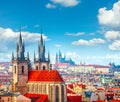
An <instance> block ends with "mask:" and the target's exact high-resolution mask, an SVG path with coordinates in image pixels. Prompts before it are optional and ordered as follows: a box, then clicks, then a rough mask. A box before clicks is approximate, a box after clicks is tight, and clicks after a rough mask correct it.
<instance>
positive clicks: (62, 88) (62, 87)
mask: <svg viewBox="0 0 120 102" xmlns="http://www.w3.org/2000/svg"><path fill="white" fill-rule="evenodd" d="M61 92H63V93H62V100H63V101H64V98H63V97H64V92H65V91H64V85H62V86H61Z"/></svg>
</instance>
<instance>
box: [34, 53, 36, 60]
mask: <svg viewBox="0 0 120 102" xmlns="http://www.w3.org/2000/svg"><path fill="white" fill-rule="evenodd" d="M34 61H36V54H35V51H34Z"/></svg>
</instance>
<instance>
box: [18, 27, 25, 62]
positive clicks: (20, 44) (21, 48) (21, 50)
mask: <svg viewBox="0 0 120 102" xmlns="http://www.w3.org/2000/svg"><path fill="white" fill-rule="evenodd" d="M24 52H25V45H24V43H23V42H22V35H21V28H20V34H19V40H18V43H17V59H19V60H25V56H24Z"/></svg>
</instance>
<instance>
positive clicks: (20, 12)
mask: <svg viewBox="0 0 120 102" xmlns="http://www.w3.org/2000/svg"><path fill="white" fill-rule="evenodd" d="M41 26H42V29H43V35H44V40H45V44H46V54H47V53H48V51H49V52H50V56H51V61H52V63H54V61H55V55H56V52H58V51H59V49H60V50H61V52H62V54H63V55H64V54H66V55H67V57H68V58H70V57H71V58H72V59H73V60H74V61H75V62H76V63H77V64H79V63H81V62H82V63H86V64H101V65H108V64H109V63H110V62H115V63H116V64H120V1H119V0H1V1H0V61H11V53H12V51H13V52H14V53H15V52H16V43H17V41H18V36H19V31H20V27H21V29H22V36H23V40H24V42H25V48H26V52H25V53H27V52H28V51H29V52H30V58H31V60H33V53H34V51H35V52H36V54H37V51H38V48H37V46H38V41H39V39H40V34H41Z"/></svg>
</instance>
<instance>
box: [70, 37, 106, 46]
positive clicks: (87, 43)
mask: <svg viewBox="0 0 120 102" xmlns="http://www.w3.org/2000/svg"><path fill="white" fill-rule="evenodd" d="M104 43H105V40H103V39H101V38H98V39H97V38H94V39H91V40H83V39H80V40H78V41H74V42H72V45H85V46H94V45H98V44H104Z"/></svg>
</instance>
